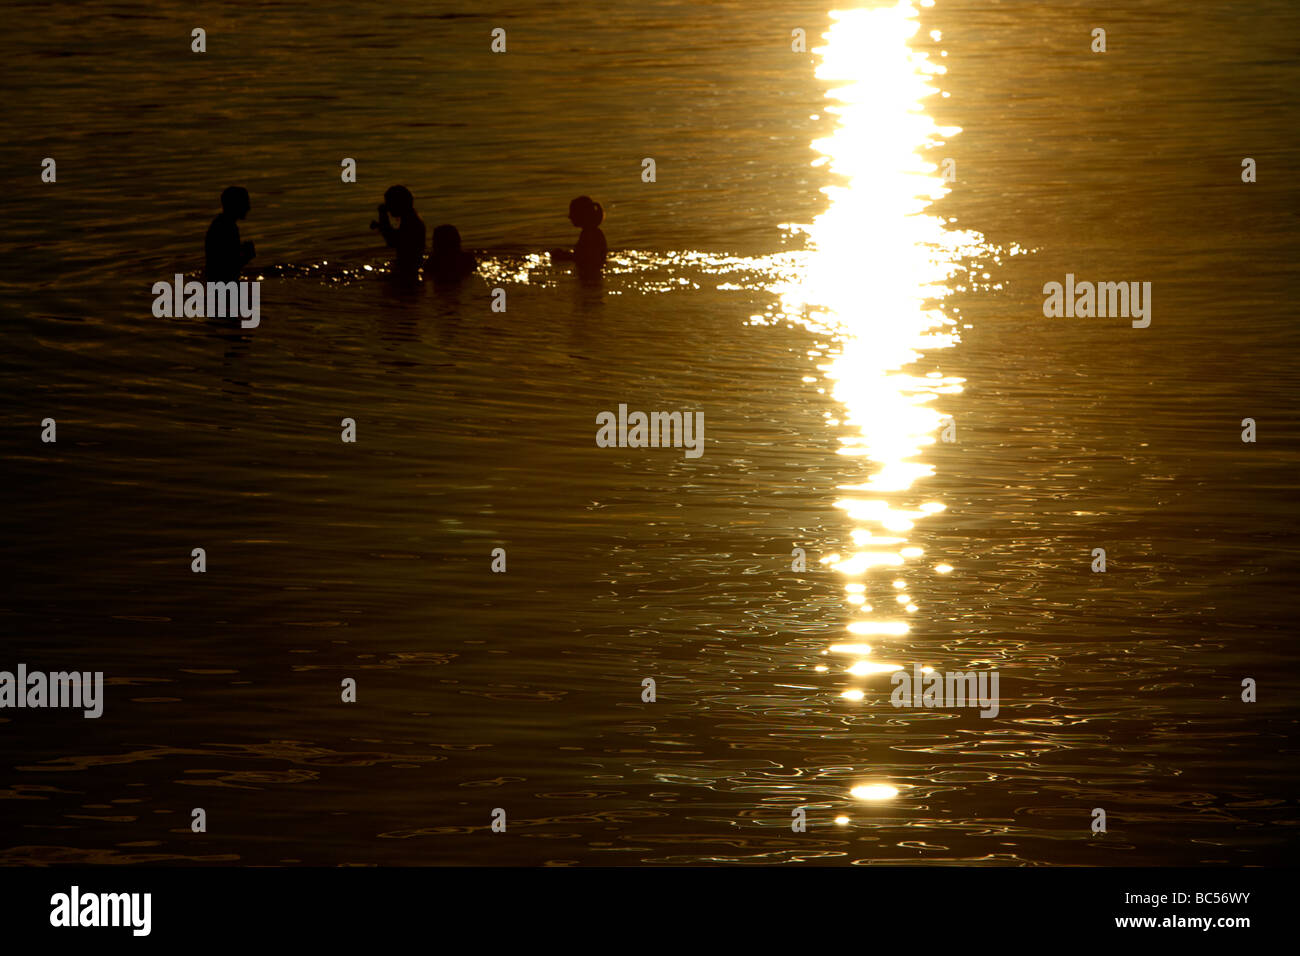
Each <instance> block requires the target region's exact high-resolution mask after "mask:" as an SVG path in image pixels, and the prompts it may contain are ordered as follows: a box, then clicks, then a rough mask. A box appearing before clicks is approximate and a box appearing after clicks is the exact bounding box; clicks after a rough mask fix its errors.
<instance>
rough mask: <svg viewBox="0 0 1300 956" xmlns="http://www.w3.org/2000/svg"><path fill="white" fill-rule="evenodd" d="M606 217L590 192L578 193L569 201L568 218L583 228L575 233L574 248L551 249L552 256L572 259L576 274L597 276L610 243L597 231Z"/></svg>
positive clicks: (566, 259) (569, 260) (564, 259)
mask: <svg viewBox="0 0 1300 956" xmlns="http://www.w3.org/2000/svg"><path fill="white" fill-rule="evenodd" d="M604 221H605V210H604V209H602V208H601V205H600V203H598V202H596V201H595V200H594V199H592V198H591V197H590V196H579V197H578V198H577V199H575V200H573V202H571V203H569V222H571V223H573V224H574V225H575V226H577V227H578V228H579V229H581V230H582V232H581V233H579V234H578V244H577V245H576V246H574V247H573V251H572V252H570V251H569V250H568V249H552V250H551V258H552V259H555V260H556V261H558V262H572V263H574V264H575V265H576V266H577V267H578V274H579V275H583V276H589V277H590V276H598V275H600V270H601V269H602V268H604V266H605V256H606V255H607V254H608V252H609V246H608V244H607V243H606V242H605V234H604V233H603V232H601V231H600V224H601V223H602V222H604Z"/></svg>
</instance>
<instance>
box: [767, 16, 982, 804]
mask: <svg viewBox="0 0 1300 956" xmlns="http://www.w3.org/2000/svg"><path fill="white" fill-rule="evenodd" d="M918 16H919V13H918V11H917V9H916V8H915V7H914V6H913V5H912V4H911V3H910V2H906V0H904V2H899V3H897V4H896V5H894V6H892V7H883V8H872V9H859V10H847V11H836V12H833V13H832V14H831V19H832V23H831V27H830V30H829V31H828V32H827V33H826V34H825V35H824V39H825V41H826V42H825V45H824V46H821V47H819V48H817V49H815V50H814V53H815V54H816V55H817V56H818V57H819V63H818V66H817V76H818V78H819V79H822V80H824V81H826V82H827V83H829V84H830V85H831V89H830V90H829V92H828V93H827V98H828V100H829V101H830V105H828V106H827V108H826V112H827V113H829V114H832V115H834V116H835V117H836V118H837V125H836V127H835V130H834V132H832V133H831V134H830V135H829V136H827V137H825V138H822V139H819V140H816V141H815V142H814V143H813V144H812V148H813V150H814V151H815V152H816V153H818V157H817V158H816V159H815V160H814V161H813V165H815V166H825V167H827V168H828V170H829V171H830V172H831V173H832V174H833V175H834V177H835V179H836V180H837V182H836V184H835V185H832V186H828V187H826V188H825V190H824V192H825V193H826V194H827V198H828V200H829V205H828V208H827V209H826V211H825V212H824V213H823V214H822V215H820V216H818V217H817V218H816V219H815V220H814V221H813V223H812V224H811V225H809V226H807V227H804V228H803V229H802V231H803V232H805V233H806V239H807V247H808V252H807V256H806V258H805V259H804V261H803V263H802V268H801V269H800V270H799V271H798V273H797V274H796V275H794V276H793V277H791V278H790V279H789V280H788V281H787V282H784V283H782V284H781V285H780V286H779V287H778V288H777V289H776V291H777V292H778V294H779V296H780V310H781V312H782V314H783V317H784V318H785V319H786V320H787V321H792V322H797V323H801V324H803V325H805V326H806V327H808V328H810V329H813V330H816V331H819V332H823V333H825V334H828V335H829V336H830V337H831V338H832V340H833V342H834V345H833V346H832V347H831V349H830V350H829V351H828V352H827V353H825V354H822V355H818V356H815V360H816V361H818V362H819V363H820V364H818V365H817V369H818V371H819V372H820V373H821V375H822V377H823V378H824V379H825V381H826V383H827V388H828V391H829V393H830V395H831V397H832V398H833V399H834V400H835V401H836V402H837V403H838V404H839V405H841V406H842V407H843V412H842V413H841V414H839V416H838V418H835V419H833V420H832V421H830V422H829V424H830V425H831V426H832V427H835V428H837V429H838V430H839V442H840V448H839V453H840V454H841V455H842V456H844V457H845V459H846V469H845V470H846V476H847V478H848V480H846V482H845V483H844V484H843V485H840V486H839V488H838V489H837V490H838V491H839V492H840V495H841V497H840V498H839V499H838V500H837V501H836V502H835V507H836V508H837V509H839V510H841V511H842V512H843V513H844V515H845V517H846V518H847V519H848V521H849V523H850V525H851V530H850V531H849V533H848V541H847V542H846V544H845V546H844V548H843V550H842V552H838V553H833V554H828V555H826V556H825V557H823V558H822V559H821V560H822V562H823V563H824V564H826V565H828V566H829V567H831V568H833V569H834V570H835V571H836V572H837V573H838V574H839V575H841V576H842V579H843V581H844V590H845V600H846V603H847V605H848V607H849V609H850V612H851V619H850V621H849V622H848V624H847V627H846V630H847V633H848V634H849V635H851V636H852V637H853V638H859V637H865V636H870V637H874V638H878V639H879V641H878V643H879V644H880V645H881V646H880V647H872V646H869V645H867V644H862V643H857V642H844V643H835V644H832V645H830V648H829V650H830V652H831V653H833V654H836V655H841V654H843V655H848V657H849V661H848V663H847V666H843V665H841V666H838V667H836V668H835V670H836V671H837V672H840V673H843V674H845V675H846V676H847V677H849V678H851V679H853V681H852V683H851V684H850V685H849V686H847V687H846V689H845V690H843V691H842V693H841V697H842V698H843V699H844V700H846V701H848V702H849V703H851V704H860V703H861V702H863V701H867V700H868V699H869V698H873V697H876V696H879V695H880V694H881V693H882V691H883V692H884V694H885V695H887V692H888V690H889V685H888V683H886V681H887V680H888V677H887V675H889V674H890V673H892V672H893V671H896V670H898V669H900V668H901V667H902V666H903V665H902V664H901V663H900V662H897V661H890V660H888V657H889V656H893V655H891V654H890V644H891V643H895V642H896V641H897V640H898V639H901V638H905V637H906V636H907V635H908V634H909V632H910V631H911V630H912V624H911V623H909V621H908V620H906V618H909V617H911V616H912V615H913V614H914V613H915V612H917V611H918V610H919V609H920V608H919V607H918V605H917V603H916V602H915V601H914V600H913V597H912V594H911V593H910V590H909V578H910V579H912V580H915V579H916V578H917V577H918V576H920V575H922V574H926V573H933V572H934V571H936V570H938V569H937V568H930V569H928V570H927V569H926V565H925V564H923V563H922V559H923V558H924V556H925V552H924V549H923V548H921V547H919V546H917V545H916V544H913V543H912V542H911V541H910V540H909V538H908V537H907V535H908V534H909V533H911V532H912V531H913V530H914V529H915V527H916V524H917V523H918V522H920V521H924V520H925V519H926V518H927V517H930V516H931V515H934V514H937V513H940V512H942V511H943V510H944V507H945V506H944V505H943V503H942V502H938V501H933V500H929V499H928V498H927V497H925V496H924V495H922V494H921V493H920V492H919V491H918V489H916V488H915V486H916V484H917V483H918V482H919V481H921V480H923V479H925V478H928V477H930V476H931V475H933V474H934V467H933V465H930V464H927V463H925V462H924V461H923V460H922V458H921V456H922V454H923V452H924V451H925V449H926V448H928V447H929V446H931V445H933V444H934V443H935V442H936V440H938V438H939V436H940V435H941V432H942V429H943V428H944V427H945V424H946V423H945V417H946V415H947V414H949V412H948V411H947V410H946V409H945V407H944V404H943V403H944V400H945V399H947V398H948V397H949V396H952V395H956V394H959V393H960V392H961V390H962V384H963V381H962V379H960V378H957V377H953V376H950V375H945V374H943V373H942V372H939V371H933V370H927V369H924V368H918V367H917V366H918V364H919V363H922V362H924V361H925V360H926V359H927V355H928V353H933V352H936V351H940V350H943V349H948V348H952V347H953V346H954V345H956V344H957V343H958V342H959V334H958V331H957V323H956V321H955V320H954V319H952V318H950V317H949V316H948V315H947V314H946V313H945V311H944V309H943V299H944V298H945V297H947V296H948V295H949V294H950V293H951V291H952V285H953V284H954V283H952V282H951V281H950V280H952V279H953V278H954V277H956V276H958V275H959V274H963V273H965V271H966V268H965V266H964V265H963V262H964V261H969V260H971V259H974V258H978V257H981V256H983V255H986V254H988V253H989V249H988V247H987V246H986V245H985V244H984V240H983V237H982V236H980V235H979V234H978V233H974V232H970V231H966V230H958V229H955V228H952V227H951V226H950V225H949V224H948V223H947V222H945V220H944V219H943V218H942V217H940V216H936V215H933V214H931V213H929V212H927V210H928V209H929V208H930V206H931V205H932V204H933V203H935V202H936V201H937V200H940V199H942V198H943V197H944V196H945V195H946V194H947V193H948V191H949V190H948V188H947V186H945V184H944V181H943V177H942V176H941V175H940V174H939V167H938V166H937V165H936V164H935V163H933V162H931V161H929V160H928V159H926V158H924V157H923V155H922V154H923V153H925V152H927V151H930V150H933V149H934V148H935V147H940V146H943V145H944V144H945V143H946V142H947V140H948V139H949V138H951V137H953V136H955V135H956V134H957V133H959V132H960V129H958V128H955V127H941V126H938V125H937V124H936V123H935V121H934V120H933V119H932V118H931V117H930V116H929V115H927V113H926V112H925V108H924V104H925V101H926V99H927V98H929V97H931V96H934V95H936V94H937V93H938V90H937V89H936V87H935V85H934V78H935V77H937V76H941V75H942V74H943V73H944V72H945V69H944V67H943V66H941V65H938V64H935V63H931V62H930V57H929V55H928V54H927V53H923V52H917V51H915V50H913V49H912V47H911V45H910V43H909V41H910V40H911V38H912V37H913V36H914V35H915V34H916V32H917V31H918V30H919V29H920V24H919V22H918V19H917V18H918ZM850 462H852V463H856V464H852V465H850V464H849V463H850ZM940 567H942V568H943V569H944V570H948V571H950V570H952V569H951V567H949V566H948V565H946V564H945V565H940ZM921 617H922V618H923V617H924V615H923V614H922V615H921ZM914 620H915V619H914ZM873 651H879V652H883V654H884V655H885V656H884V657H876V656H874V655H873ZM898 793H899V790H898V788H896V787H894V786H893V785H890V784H886V783H871V784H863V785H860V786H857V787H854V788H853V789H852V790H851V792H850V795H851V796H852V797H854V798H856V799H858V800H868V801H879V800H891V799H894V798H895V797H896V796H897V795H898Z"/></svg>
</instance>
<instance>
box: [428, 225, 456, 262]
mask: <svg viewBox="0 0 1300 956" xmlns="http://www.w3.org/2000/svg"><path fill="white" fill-rule="evenodd" d="M458 252H460V232H459V230H457V229H456V227H455V226H439V227H438V228H437V229H435V230H433V255H435V256H454V255H456V253H458Z"/></svg>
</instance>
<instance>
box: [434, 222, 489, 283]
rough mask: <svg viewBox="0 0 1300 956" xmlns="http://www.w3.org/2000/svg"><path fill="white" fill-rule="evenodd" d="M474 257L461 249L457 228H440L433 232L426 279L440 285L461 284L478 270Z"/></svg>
mask: <svg viewBox="0 0 1300 956" xmlns="http://www.w3.org/2000/svg"><path fill="white" fill-rule="evenodd" d="M477 266H478V264H477V263H476V262H475V261H474V257H473V256H471V255H470V254H469V253H468V252H464V251H462V250H461V248H460V232H459V230H457V229H456V227H455V226H438V227H437V228H436V229H434V230H433V248H432V251H430V253H429V261H428V262H426V263H425V264H424V278H425V279H426V280H430V281H432V282H435V283H438V284H439V285H449V284H451V283H453V282H459V281H460V280H461V279H463V278H465V277H466V276H467V275H469V274H470V273H471V272H473V271H474V270H475V268H477Z"/></svg>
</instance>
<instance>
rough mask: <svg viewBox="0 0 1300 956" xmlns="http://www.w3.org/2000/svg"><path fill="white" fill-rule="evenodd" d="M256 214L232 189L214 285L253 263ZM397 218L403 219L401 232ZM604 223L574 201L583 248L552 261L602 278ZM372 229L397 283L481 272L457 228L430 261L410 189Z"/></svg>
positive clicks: (208, 248) (217, 229)
mask: <svg viewBox="0 0 1300 956" xmlns="http://www.w3.org/2000/svg"><path fill="white" fill-rule="evenodd" d="M251 208H252V203H251V202H250V201H249V198H248V190H247V189H245V188H244V187H243V186H231V187H230V188H228V189H227V190H226V191H225V192H223V193H222V194H221V212H220V214H218V215H217V217H216V218H215V219H213V220H212V225H211V226H209V227H208V234H207V237H206V239H205V240H204V252H205V253H206V257H207V270H206V276H207V278H208V280H209V281H214V282H230V281H234V280H236V279H238V278H239V273H240V270H241V269H243V267H244V266H246V265H248V263H249V262H250V261H251V260H252V258H253V255H254V252H253V244H252V243H251V242H240V240H239V220H240V219H243V218H244V217H245V216H247V215H248V212H249V210H250V209H251ZM391 216H396V217H397V222H398V224H397V225H396V226H394V225H393V223H392V220H391V219H390V217H391ZM604 220H605V210H604V209H603V208H601V205H600V203H598V202H596V201H595V200H594V199H592V198H591V197H590V196H579V197H578V198H577V199H575V200H573V202H571V203H569V221H570V222H572V223H573V224H574V225H575V226H576V227H578V228H579V229H581V230H582V232H581V233H579V235H578V244H577V245H576V246H574V247H573V249H571V250H570V249H552V250H551V258H552V259H555V260H556V261H559V262H572V263H573V264H574V266H575V267H576V268H577V270H578V274H579V275H580V276H582V277H584V278H591V277H594V276H598V275H599V274H600V271H601V269H602V268H603V267H604V265H605V257H606V255H607V253H608V251H609V247H608V246H607V245H606V243H605V234H604V233H603V232H601V231H600V224H601V223H602V222H604ZM370 228H371V229H375V230H378V231H379V234H380V235H382V236H383V237H384V242H385V244H386V245H388V246H390V247H391V248H393V249H394V250H396V255H395V256H394V259H393V277H394V278H395V279H397V280H399V281H404V282H416V281H419V278H420V265H421V263H422V262H423V265H424V277H425V279H428V280H430V281H432V282H434V283H436V284H439V285H449V284H454V283H457V282H459V281H461V280H462V279H464V278H465V277H466V276H468V275H470V274H471V273H473V272H474V270H475V269H477V268H478V263H477V262H475V260H474V257H473V256H472V255H470V254H469V253H468V252H465V251H464V250H463V249H461V247H460V231H459V230H457V228H456V227H455V226H449V225H442V226H438V227H437V228H436V229H434V230H433V244H432V248H431V250H430V252H429V258H428V259H425V258H424V220H422V219H421V218H420V214H419V213H417V212H416V211H415V197H414V196H412V195H411V191H410V190H409V189H407V188H406V187H405V186H390V187H389V188H388V190H387V191H386V192H385V193H384V201H383V202H382V203H381V204H380V206H379V218H378V219H376V220H374V221H373V222H371V223H370Z"/></svg>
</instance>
